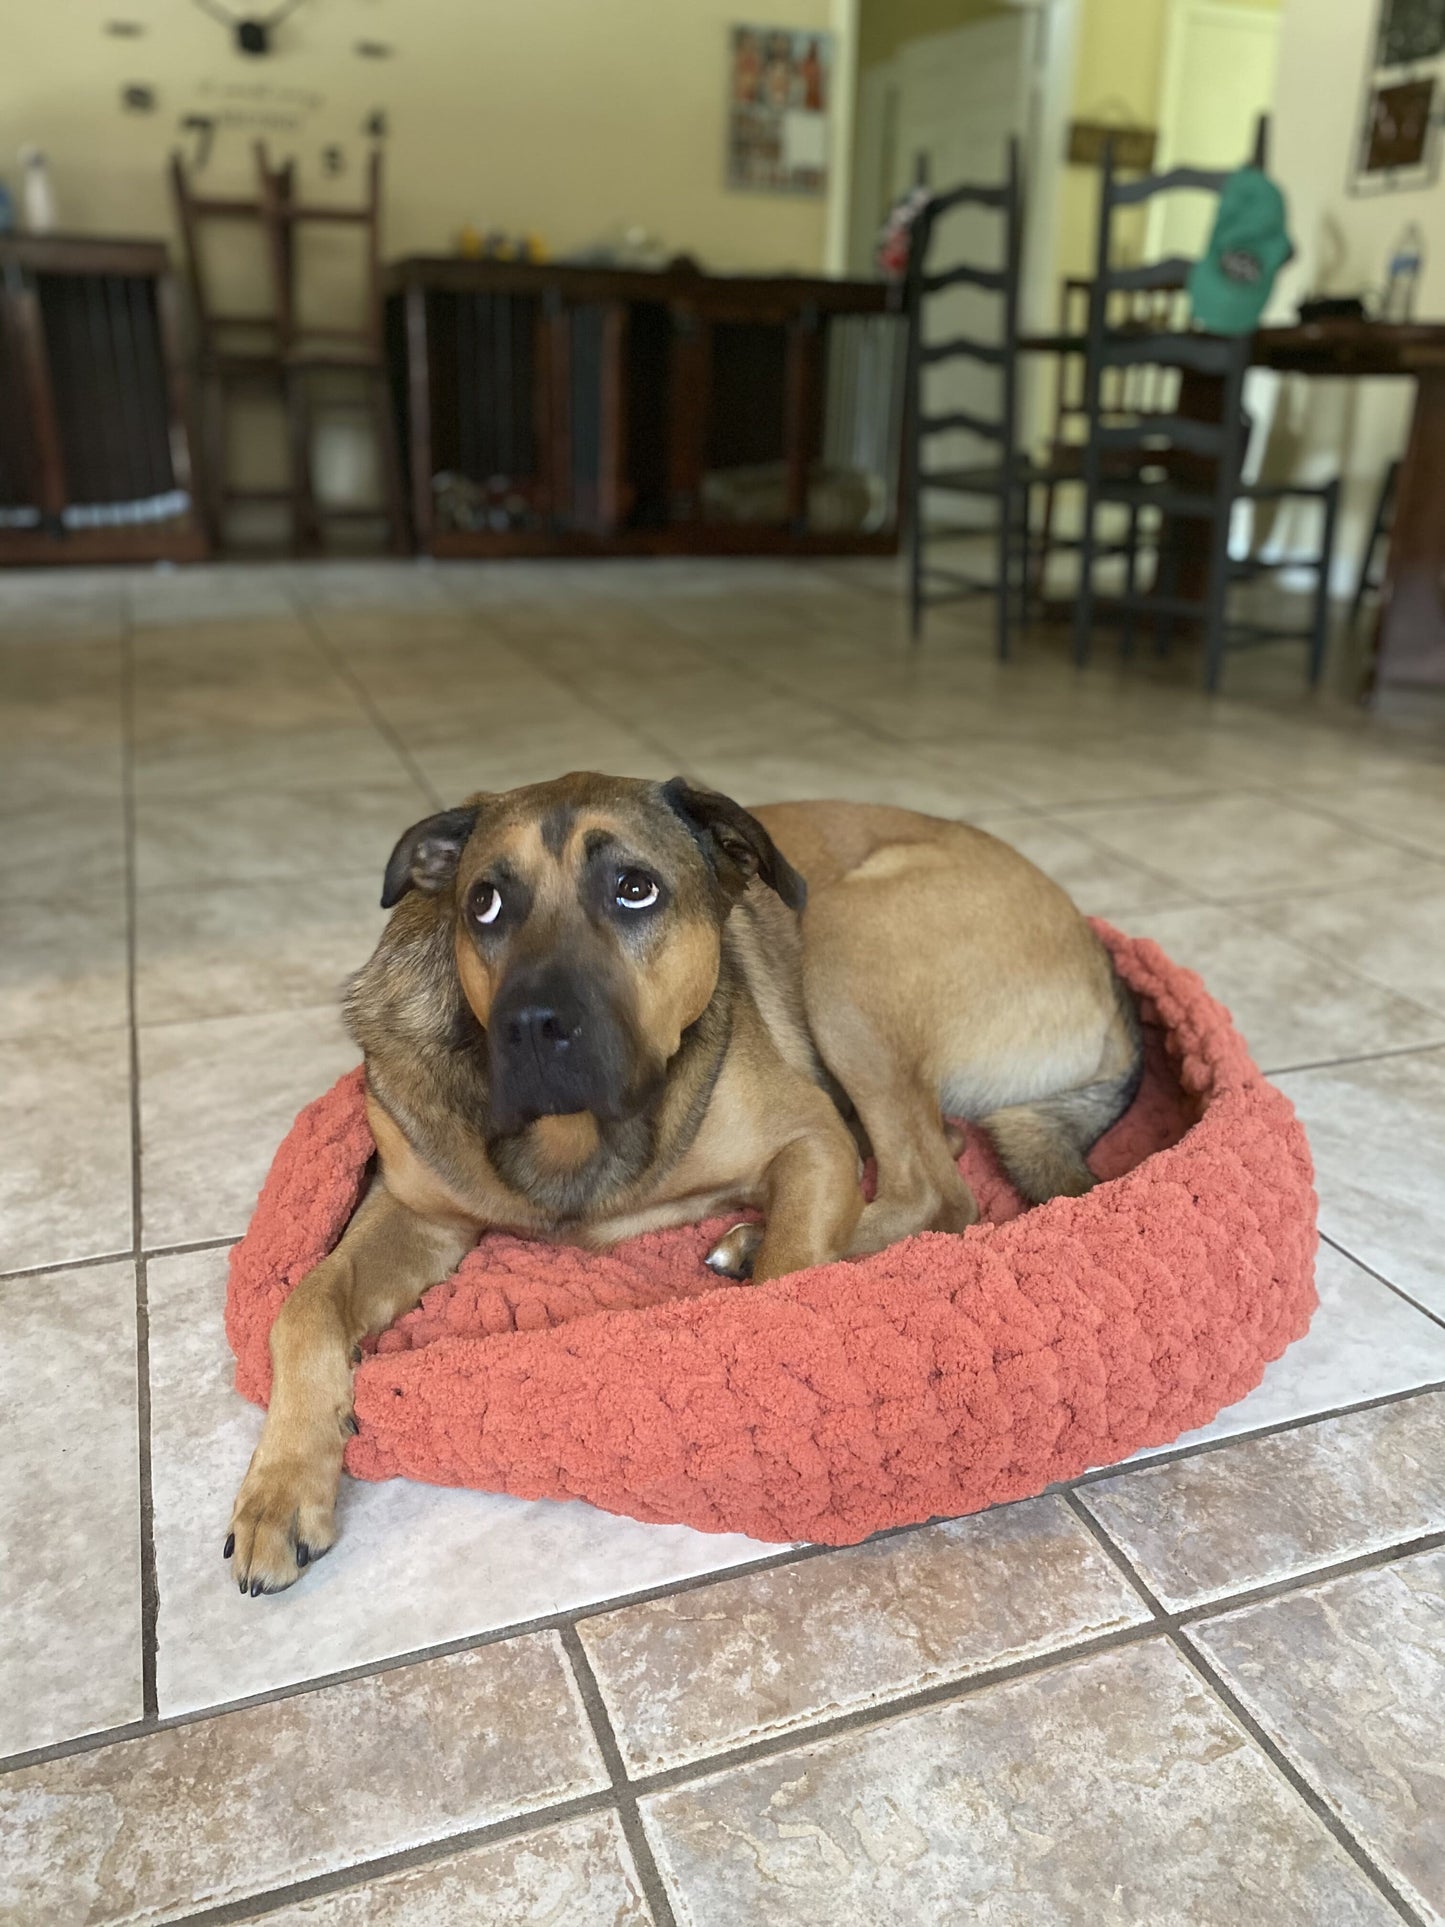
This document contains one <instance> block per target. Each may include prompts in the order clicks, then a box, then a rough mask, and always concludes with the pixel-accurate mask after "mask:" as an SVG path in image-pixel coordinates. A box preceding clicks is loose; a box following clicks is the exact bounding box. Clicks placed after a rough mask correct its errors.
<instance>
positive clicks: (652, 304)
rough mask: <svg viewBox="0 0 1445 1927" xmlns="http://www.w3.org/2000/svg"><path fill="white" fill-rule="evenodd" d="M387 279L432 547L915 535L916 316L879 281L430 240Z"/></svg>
mask: <svg viewBox="0 0 1445 1927" xmlns="http://www.w3.org/2000/svg"><path fill="white" fill-rule="evenodd" d="M387 289H388V300H387V339H388V347H389V351H390V355H391V366H392V374H393V380H394V383H395V388H396V395H397V404H398V409H399V412H400V415H401V418H402V420H403V422H404V425H405V433H404V438H403V448H404V455H405V461H406V469H407V482H408V488H409V492H410V501H411V513H412V522H413V526H414V528H415V531H416V536H417V540H418V542H419V544H420V546H421V547H422V548H423V549H425V550H427V551H428V552H429V553H431V554H433V555H437V556H503V555H598V554H727V553H732V554H773V553H792V554H865V553H871V554H890V553H892V552H893V551H894V550H895V549H896V547H897V540H898V530H897V462H898V451H899V446H900V441H901V436H900V425H901V424H900V414H901V402H902V350H903V318H902V314H901V307H900V304H899V300H898V297H897V295H896V293H894V292H891V291H890V290H889V289H887V288H886V287H885V286H884V285H883V284H882V283H879V282H871V281H829V280H815V279H808V278H805V277H801V276H799V277H793V276H779V277H767V278H764V277H757V276H742V275H737V276H720V275H707V274H702V273H700V272H698V271H697V270H696V269H693V268H690V267H687V266H685V265H675V266H674V267H672V268H670V269H668V270H666V271H664V272H658V273H650V272H646V271H643V270H637V269H622V268H616V269H614V268H588V267H568V266H563V265H560V264H558V265H552V264H545V263H544V264H538V263H529V262H504V261H487V260H469V259H464V258H460V257H457V258H453V259H446V258H432V257H426V256H421V257H414V258H411V259H408V260H404V261H400V262H398V263H396V264H395V265H394V266H393V267H392V268H391V270H390V272H389V275H388V277H387Z"/></svg>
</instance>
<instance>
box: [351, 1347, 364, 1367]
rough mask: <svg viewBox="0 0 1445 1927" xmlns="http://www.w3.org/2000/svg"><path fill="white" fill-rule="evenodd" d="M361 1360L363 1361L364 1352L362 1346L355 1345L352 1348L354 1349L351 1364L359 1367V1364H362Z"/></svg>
mask: <svg viewBox="0 0 1445 1927" xmlns="http://www.w3.org/2000/svg"><path fill="white" fill-rule="evenodd" d="M361 1359H362V1351H361V1347H360V1345H353V1346H352V1348H351V1362H352V1364H353V1365H359V1364H360V1363H361Z"/></svg>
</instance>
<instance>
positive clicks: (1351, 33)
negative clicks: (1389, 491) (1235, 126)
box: [1270, 0, 1445, 593]
mask: <svg viewBox="0 0 1445 1927" xmlns="http://www.w3.org/2000/svg"><path fill="white" fill-rule="evenodd" d="M1375 16H1376V6H1375V0H1332V4H1331V5H1330V6H1329V7H1328V8H1322V7H1321V6H1320V5H1319V0H1285V6H1284V19H1283V22H1282V24H1281V34H1280V58H1279V81H1278V85H1277V87H1276V90H1275V111H1274V120H1273V127H1272V145H1271V154H1270V166H1271V172H1272V173H1273V174H1274V175H1275V178H1276V179H1277V180H1278V181H1279V184H1280V186H1281V187H1282V188H1283V189H1284V192H1285V198H1286V200H1287V201H1288V203H1289V216H1290V233H1291V234H1292V235H1293V237H1294V242H1295V248H1296V250H1297V252H1296V254H1295V258H1294V260H1293V261H1291V262H1290V263H1289V264H1288V266H1287V267H1285V268H1284V269H1283V271H1282V272H1281V274H1280V278H1279V283H1278V285H1277V287H1276V290H1275V304H1274V305H1275V311H1276V312H1278V313H1281V314H1285V315H1287V314H1289V313H1290V312H1291V311H1292V310H1293V308H1294V306H1295V304H1296V303H1297V302H1298V301H1299V299H1300V297H1301V296H1302V295H1305V294H1311V293H1316V292H1322V293H1329V294H1363V295H1364V296H1365V297H1366V298H1367V299H1372V298H1374V297H1376V296H1378V294H1379V292H1380V291H1381V290H1382V289H1383V286H1384V283H1385V279H1386V276H1387V272H1388V264H1389V256H1390V254H1391V252H1392V250H1393V247H1394V244H1395V242H1396V240H1397V239H1398V237H1399V236H1400V234H1401V231H1402V230H1403V229H1404V227H1405V226H1406V224H1407V223H1408V222H1412V221H1413V222H1416V223H1417V224H1418V225H1419V227H1420V229H1421V231H1422V233H1423V234H1424V237H1425V260H1424V266H1423V271H1422V273H1421V277H1420V284H1419V287H1418V289H1417V290H1416V302H1415V313H1416V315H1417V317H1419V318H1421V319H1428V320H1433V319H1435V318H1436V317H1437V316H1438V315H1439V314H1440V313H1441V311H1442V310H1445V248H1442V246H1441V244H1440V236H1441V235H1442V234H1445V179H1437V180H1436V181H1435V182H1434V183H1433V184H1432V185H1431V186H1429V187H1423V188H1407V189H1404V190H1399V189H1396V190H1392V191H1391V192H1389V193H1384V194H1379V193H1377V194H1370V195H1353V194H1350V193H1349V192H1348V190H1347V186H1346V176H1347V167H1348V160H1349V155H1350V150H1351V148H1352V147H1353V144H1354V141H1355V138H1356V136H1357V134H1358V131H1359V116H1360V109H1361V103H1362V96H1363V92H1364V83H1365V75H1366V72H1367V70H1368V68H1369V64H1370V52H1371V48H1372V45H1373V34H1374V25H1375ZM1413 390H1414V384H1413V383H1412V382H1409V381H1319V380H1308V381H1307V380H1305V379H1304V378H1303V377H1298V378H1294V379H1292V380H1290V381H1288V382H1287V383H1285V384H1284V389H1283V392H1282V394H1281V396H1280V402H1279V407H1278V410H1277V412H1276V416H1275V447H1273V448H1272V450H1271V454H1272V456H1273V457H1275V459H1276V462H1277V465H1278V466H1280V467H1284V468H1288V469H1291V470H1293V471H1294V472H1295V473H1299V474H1305V475H1310V476H1315V477H1323V476H1326V475H1331V474H1335V473H1340V474H1342V475H1343V477H1344V482H1345V489H1344V495H1343V500H1342V513H1341V517H1340V529H1339V535H1338V540H1337V544H1336V556H1337V566H1336V589H1337V591H1338V592H1340V593H1344V592H1346V591H1347V590H1348V589H1350V588H1351V587H1352V586H1353V581H1354V571H1355V570H1356V569H1357V568H1358V566H1359V557H1360V555H1361V554H1362V553H1363V550H1364V545H1365V538H1366V535H1367V533H1368V529H1369V523H1370V516H1371V512H1372V509H1373V506H1374V501H1375V495H1376V491H1377V490H1378V488H1379V485H1380V480H1381V477H1382V475H1383V474H1384V470H1385V465H1386V463H1387V462H1388V461H1389V459H1390V457H1391V456H1392V455H1397V454H1399V453H1400V452H1401V450H1402V449H1403V447H1404V443H1405V435H1406V430H1407V426H1408V422H1409V414H1410V407H1411V404H1412V401H1413Z"/></svg>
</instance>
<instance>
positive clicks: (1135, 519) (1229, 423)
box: [1073, 150, 1339, 689]
mask: <svg viewBox="0 0 1445 1927" xmlns="http://www.w3.org/2000/svg"><path fill="white" fill-rule="evenodd" d="M1228 178H1229V176H1228V174H1227V173H1224V172H1220V171H1215V170H1209V169H1203V168H1195V167H1175V168H1171V169H1169V170H1168V171H1167V172H1166V173H1163V174H1154V175H1147V176H1145V177H1143V178H1142V179H1137V180H1129V181H1123V180H1120V179H1119V177H1118V175H1117V173H1116V172H1115V169H1114V164H1113V155H1112V152H1111V151H1108V150H1106V153H1105V159H1104V168H1103V176H1102V181H1101V186H1100V197H1099V227H1098V240H1097V248H1096V260H1095V273H1094V281H1093V286H1092V289H1091V291H1090V296H1089V326H1088V331H1087V350H1086V361H1085V378H1084V383H1085V390H1084V392H1085V404H1086V407H1087V411H1088V424H1087V437H1086V441H1085V449H1084V488H1085V505H1084V527H1083V535H1082V543H1081V555H1080V563H1081V566H1080V582H1079V594H1078V598H1077V601H1076V603H1075V610H1074V637H1073V641H1074V656H1075V660H1076V661H1077V662H1079V663H1080V664H1081V665H1082V664H1083V663H1086V662H1087V661H1088V659H1089V654H1090V648H1091V641H1092V633H1093V625H1094V619H1095V615H1096V613H1097V610H1098V606H1099V603H1100V601H1101V600H1102V599H1103V598H1102V597H1101V595H1100V593H1099V589H1098V586H1097V580H1096V576H1097V565H1098V562H1099V559H1100V556H1101V555H1102V554H1103V553H1104V544H1103V543H1102V542H1101V539H1100V532H1099V514H1100V510H1101V509H1104V508H1110V509H1112V510H1113V511H1115V512H1119V511H1123V512H1125V513H1127V516H1128V527H1129V533H1128V537H1127V540H1126V542H1125V544H1124V553H1125V582H1124V588H1123V591H1122V593H1115V594H1113V595H1111V596H1110V597H1109V598H1108V600H1109V602H1110V604H1111V606H1112V608H1113V609H1114V610H1115V611H1116V612H1117V613H1119V614H1120V615H1121V616H1122V618H1123V626H1124V638H1125V647H1126V649H1128V648H1129V647H1131V646H1132V640H1133V632H1134V625H1135V621H1136V618H1137V616H1138V615H1139V614H1140V613H1141V612H1143V613H1148V614H1149V615H1152V616H1153V617H1154V618H1155V620H1156V622H1157V624H1158V632H1157V633H1158V636H1159V641H1160V646H1161V647H1164V646H1167V642H1168V638H1169V636H1170V635H1171V633H1172V630H1173V627H1174V624H1175V623H1176V622H1177V621H1179V620H1188V619H1194V620H1197V621H1198V623H1199V624H1200V627H1201V629H1202V634H1203V639H1204V654H1205V681H1206V684H1207V686H1208V687H1209V688H1210V689H1216V688H1217V687H1218V685H1219V680H1220V676H1221V673H1222V669H1223V662H1224V655H1225V651H1226V650H1227V649H1229V648H1235V647H1242V646H1245V645H1248V644H1251V643H1257V642H1264V641H1277V640H1280V639H1282V638H1284V637H1296V638H1298V639H1300V640H1304V641H1307V642H1308V644H1309V676H1310V681H1311V683H1314V682H1317V681H1318V679H1319V675H1320V670H1321V667H1322V664H1323V659H1324V648H1325V640H1326V629H1327V623H1328V615H1329V601H1328V596H1329V571H1330V563H1331V560H1332V555H1333V548H1334V529H1335V519H1336V510H1337V506H1338V498H1339V483H1338V479H1332V480H1331V481H1329V482H1326V483H1323V484H1311V483H1296V482H1287V483H1274V484H1264V483H1246V482H1245V481H1244V480H1243V469H1244V458H1245V454H1246V446H1247V439H1248V424H1247V419H1246V417H1245V413H1244V377H1245V373H1246V370H1247V369H1248V366H1249V360H1250V350H1251V337H1250V336H1249V335H1212V334H1205V333H1203V332H1201V331H1199V330H1197V329H1193V328H1187V327H1168V328H1159V327H1155V326H1152V325H1148V324H1147V323H1146V324H1145V325H1142V326H1140V325H1135V324H1134V323H1133V322H1128V321H1126V322H1124V323H1123V324H1121V322H1120V320H1119V318H1118V308H1117V306H1116V305H1115V304H1116V302H1117V300H1118V298H1119V297H1121V296H1135V295H1138V294H1141V293H1155V292H1160V291H1165V290H1175V289H1178V288H1180V287H1182V286H1183V285H1184V284H1185V283H1186V282H1187V279H1188V274H1189V269H1190V267H1191V265H1192V264H1191V263H1190V262H1189V261H1187V260H1183V259H1181V258H1178V257H1172V258H1168V259H1164V260H1159V261H1150V262H1139V263H1130V264H1125V265H1116V261H1115V248H1114V222H1115V220H1116V218H1117V216H1118V214H1119V212H1120V210H1121V209H1125V208H1132V207H1138V206H1140V205H1142V204H1143V203H1146V202H1148V201H1150V200H1152V199H1153V198H1154V197H1155V196H1157V195H1162V194H1177V193H1205V194H1211V195H1214V196H1216V197H1217V196H1218V195H1219V193H1220V192H1221V191H1222V189H1223V187H1224V183H1225V182H1226V180H1227V179H1228ZM1142 371H1149V372H1148V375H1147V377H1146V376H1145V374H1144V373H1143V372H1142ZM1131 377H1133V378H1135V379H1139V380H1144V379H1146V378H1147V379H1149V380H1159V379H1162V378H1164V377H1167V378H1168V380H1169V381H1170V383H1171V385H1172V383H1173V382H1175V381H1177V383H1178V390H1177V394H1176V396H1175V399H1174V401H1173V402H1172V404H1171V405H1170V406H1169V407H1167V408H1166V409H1165V410H1163V411H1143V412H1139V413H1137V414H1135V413H1133V412H1132V411H1126V412H1124V413H1123V414H1122V415H1121V414H1119V413H1117V412H1115V411H1113V410H1111V409H1110V408H1109V407H1108V406H1107V405H1106V401H1107V397H1108V394H1109V390H1108V387H1107V383H1108V382H1109V381H1110V380H1111V379H1113V380H1115V381H1119V382H1123V383H1124V384H1126V386H1125V388H1124V390H1123V392H1128V390H1127V382H1128V381H1129V379H1130V378H1131ZM1121 457H1122V458H1125V460H1126V461H1127V463H1128V464H1129V465H1130V466H1131V468H1132V472H1125V473H1120V472H1119V471H1118V468H1117V463H1118V462H1119V459H1120V458H1121ZM1288 497H1300V498H1304V499H1309V500H1314V501H1317V502H1319V503H1320V505H1321V508H1322V537H1321V542H1320V545H1319V548H1318V549H1317V551H1316V552H1315V553H1314V554H1313V555H1312V556H1310V557H1308V558H1307V559H1305V566H1306V567H1309V568H1311V569H1312V570H1313V572H1314V575H1315V595H1314V599H1313V607H1312V613H1311V619H1310V622H1309V624H1308V626H1307V627H1305V628H1303V629H1295V628H1290V627H1288V626H1284V625H1281V624H1280V623H1257V622H1248V621H1243V620H1233V621H1230V620H1227V607H1226V604H1227V596H1228V591H1229V587H1230V583H1231V579H1238V577H1239V576H1240V575H1241V574H1242V573H1245V569H1244V567H1243V565H1239V566H1235V565H1232V564H1231V561H1230V554H1229V535H1230V521H1231V515H1232V511H1233V507H1234V504H1235V502H1236V501H1239V500H1241V499H1247V500H1252V501H1279V500H1283V499H1285V498H1288ZM1146 522H1147V524H1148V528H1147V531H1146ZM1146 532H1147V533H1148V534H1149V535H1150V536H1151V537H1152V539H1153V542H1154V545H1155V550H1156V569H1155V579H1154V581H1153V583H1152V584H1151V585H1150V587H1149V588H1148V590H1147V591H1146V590H1145V589H1143V588H1141V586H1140V581H1139V568H1138V565H1139V559H1140V543H1141V540H1142V539H1143V537H1144V535H1145V534H1146ZM1189 560H1192V561H1193V563H1194V564H1196V565H1197V567H1196V570H1195V573H1196V574H1198V575H1199V578H1200V579H1199V582H1198V584H1197V586H1193V585H1191V584H1189V583H1187V582H1185V581H1183V580H1182V579H1181V577H1182V575H1183V572H1184V568H1185V565H1186V562H1187V561H1189ZM1300 561H1301V558H1300V557H1298V556H1294V557H1291V558H1290V559H1289V566H1293V567H1297V566H1299V564H1300ZM1263 566H1265V565H1264V564H1262V563H1259V562H1258V561H1256V562H1255V564H1254V565H1252V567H1251V568H1250V569H1249V571H1248V572H1249V573H1255V572H1257V571H1258V569H1259V568H1260V567H1263ZM1280 566H1283V564H1281V565H1280Z"/></svg>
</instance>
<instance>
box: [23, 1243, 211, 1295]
mask: <svg viewBox="0 0 1445 1927" xmlns="http://www.w3.org/2000/svg"><path fill="white" fill-rule="evenodd" d="M240 1237H241V1233H240V1232H239V1231H237V1232H233V1233H232V1235H231V1236H230V1237H228V1238H195V1239H192V1240H191V1241H190V1242H189V1243H182V1244H174V1245H146V1246H143V1247H142V1249H143V1251H144V1255H145V1256H146V1257H147V1258H179V1257H183V1256H184V1255H185V1254H186V1253H187V1252H191V1251H223V1250H224V1249H225V1248H226V1247H227V1246H228V1245H233V1244H235V1243H237V1242H238V1240H239V1239H240ZM134 1255H135V1249H134V1246H127V1248H126V1249H125V1250H124V1251H97V1252H95V1253H93V1254H92V1255H91V1256H90V1257H89V1258H69V1259H66V1258H62V1259H61V1260H60V1261H59V1262H58V1263H56V1264H51V1265H22V1266H21V1268H20V1270H19V1271H0V1285H8V1284H11V1283H13V1281H14V1280H15V1279H17V1278H51V1277H54V1275H55V1273H56V1272H58V1271H93V1270H94V1269H95V1267H96V1266H97V1265H115V1264H123V1263H124V1262H125V1261H126V1260H127V1259H128V1258H132V1257H134Z"/></svg>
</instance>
